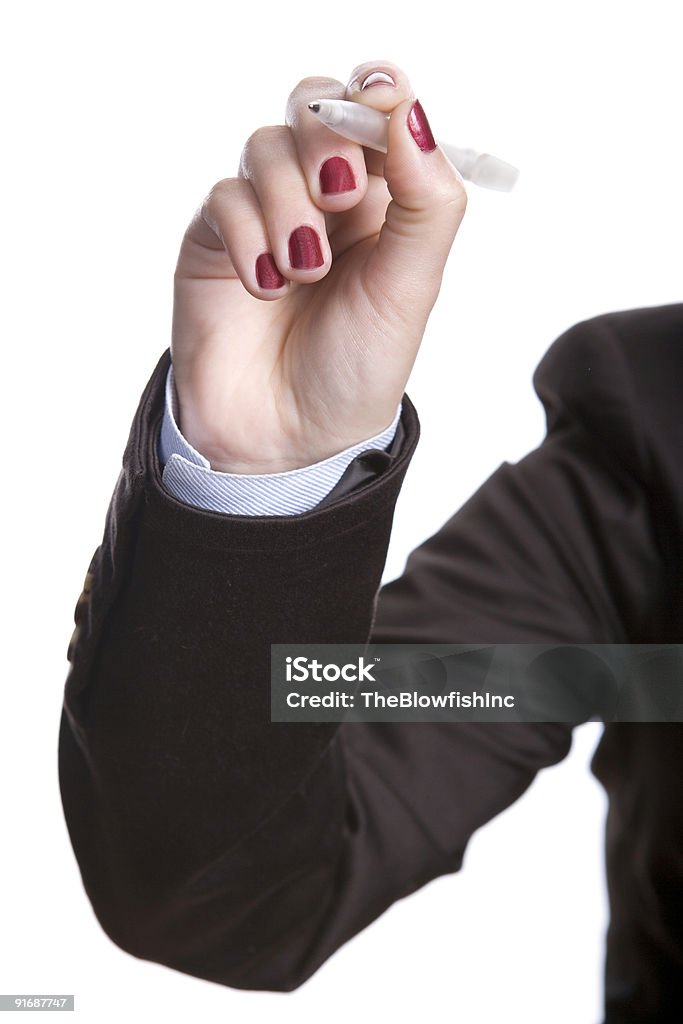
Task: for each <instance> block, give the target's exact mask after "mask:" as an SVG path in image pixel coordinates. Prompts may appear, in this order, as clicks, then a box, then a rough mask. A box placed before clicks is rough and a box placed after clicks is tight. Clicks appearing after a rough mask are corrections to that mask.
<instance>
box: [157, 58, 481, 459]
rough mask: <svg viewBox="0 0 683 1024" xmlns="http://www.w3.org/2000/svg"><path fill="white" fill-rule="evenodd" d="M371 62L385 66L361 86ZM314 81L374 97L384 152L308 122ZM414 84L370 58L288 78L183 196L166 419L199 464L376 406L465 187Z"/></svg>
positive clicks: (396, 397)
mask: <svg viewBox="0 0 683 1024" xmlns="http://www.w3.org/2000/svg"><path fill="white" fill-rule="evenodd" d="M374 71H382V72H384V73H385V76H386V75H387V74H388V75H389V76H391V78H393V80H394V82H395V83H396V84H395V85H391V84H389V83H385V82H380V83H379V84H372V85H369V86H367V87H366V88H365V89H363V90H362V91H361V88H360V87H361V84H362V83H363V81H364V80H365V79H366V78H367V76H368V75H370V74H371V73H372V72H374ZM375 77H376V76H375ZM319 97H338V98H342V99H352V100H354V101H356V102H360V103H366V104H368V105H370V106H373V107H376V108H377V109H379V110H382V111H384V112H386V113H391V117H390V121H389V144H388V153H387V155H386V156H384V154H382V153H377V152H374V151H371V150H368V149H364V148H363V147H361V146H359V145H357V144H356V143H353V142H349V141H347V140H346V139H343V138H342V137H341V136H339V135H337V134H335V133H334V132H332V131H330V129H328V128H326V127H325V126H324V125H322V124H321V123H320V122H319V121H318V120H317V118H316V117H315V116H314V115H313V114H312V113H311V111H309V110H308V107H307V104H308V103H309V102H310V101H311V100H312V99H316V98H319ZM414 100H415V97H414V95H413V92H412V90H411V87H410V83H409V82H408V80H407V78H406V76H405V74H404V73H403V72H402V71H401V70H400V69H399V68H397V67H396V66H395V65H393V64H390V63H387V62H386V61H380V62H372V63H367V64H363V65H360V66H359V67H358V68H356V69H355V71H354V73H353V75H352V80H351V82H350V83H349V86H348V87H345V86H344V85H343V84H342V83H341V82H338V81H336V80H334V79H331V78H306V79H304V80H303V81H302V82H300V83H299V85H297V87H296V88H295V89H294V91H293V92H292V93H291V94H290V96H289V100H288V102H287V112H286V124H285V125H274V126H271V127H265V128H260V129H258V130H257V131H255V132H254V134H253V135H252V136H251V137H250V138H249V139H248V141H247V143H246V145H245V147H244V150H243V152H242V157H241V161H240V168H239V173H238V176H237V177H236V178H225V179H223V180H222V181H219V182H218V183H217V184H216V185H215V186H214V187H213V188H212V189H211V191H210V193H209V194H208V196H207V197H206V199H205V200H204V202H203V203H202V204H201V206H200V207H199V209H198V210H197V212H196V213H195V215H194V217H193V219H192V222H191V223H190V225H189V227H188V229H187V231H186V232H185V236H184V238H183V241H182V245H181V248H180V255H179V257H178V263H177V266H176V271H175V277H174V309H173V333H172V343H171V355H172V359H173V367H174V374H175V379H176V387H177V391H178V398H179V404H180V410H179V411H180V424H179V425H180V428H181V430H182V431H183V433H184V435H185V437H186V438H187V440H188V441H189V442H190V443H191V444H192V445H193V446H194V447H195V448H196V449H197V450H198V451H199V452H201V453H202V454H203V455H204V456H205V457H206V458H207V459H208V460H209V462H210V464H211V467H212V469H216V470H221V471H223V472H232V473H275V472H282V471H284V470H288V469H293V468H296V467H298V466H306V465H310V464H312V463H314V462H318V461H320V460H321V459H325V458H327V457H328V456H330V455H333V454H334V453H336V452H339V451H342V450H343V449H345V448H347V447H349V446H350V445H352V444H355V443H357V442H358V441H361V440H364V439H366V438H368V437H372V436H373V435H375V434H377V433H380V432H381V431H382V430H384V429H385V428H386V427H387V426H388V425H389V424H390V423H391V421H392V419H393V417H394V414H395V412H396V408H397V406H398V403H399V401H400V400H401V396H402V395H403V392H404V390H405V385H406V382H407V380H408V376H409V374H410V371H411V369H412V366H413V363H414V361H415V357H416V355H417V351H418V348H419V345H420V342H421V340H422V336H423V333H424V329H425V326H426V323H427V319H428V317H429V314H430V312H431V309H432V307H433V305H434V302H435V301H436V298H437V295H438V293H439V288H440V286H441V279H442V274H443V269H444V266H445V263H446V259H447V257H448V253H449V250H450V247H451V245H452V242H453V239H454V237H455V234H456V232H457V230H458V227H459V225H460V222H461V220H462V218H463V215H464V213H465V207H466V204H467V195H466V192H465V189H464V185H463V181H462V178H461V177H460V175H459V173H458V172H457V170H456V169H455V168H454V167H453V165H452V164H451V163H450V161H449V160H448V158H447V157H446V155H445V154H444V153H443V151H442V150H441V148H440V147H438V146H436V147H434V143H433V138H432V136H431V132H430V129H429V126H428V124H427V123H426V121H422V122H421V121H420V113H419V111H420V108H419V106H418V108H417V112H416V111H415V108H414V107H413V103H414ZM410 125H412V126H413V132H414V134H415V135H417V139H416V138H415V137H414V134H413V132H411V130H410V127H409V126H410ZM330 159H332V161H333V162H332V163H331V164H330V163H328V162H327V161H329V160H330ZM344 161H346V163H344ZM321 169H322V170H321ZM342 189H343V191H342Z"/></svg>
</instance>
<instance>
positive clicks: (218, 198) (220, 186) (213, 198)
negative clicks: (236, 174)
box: [200, 178, 238, 213]
mask: <svg viewBox="0 0 683 1024" xmlns="http://www.w3.org/2000/svg"><path fill="white" fill-rule="evenodd" d="M237 184H238V182H237V179H236V178H221V180H220V181H217V182H216V183H215V184H214V185H212V186H211V188H210V189H209V191H208V192H207V194H206V195H205V197H204V199H203V201H202V204H201V207H200V213H205V212H207V211H208V212H211V211H213V210H216V209H217V208H220V207H221V206H224V205H225V203H226V201H228V200H229V199H230V198H231V196H232V195H234V192H235V188H236V186H237Z"/></svg>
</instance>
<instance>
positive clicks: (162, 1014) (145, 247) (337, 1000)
mask: <svg viewBox="0 0 683 1024" xmlns="http://www.w3.org/2000/svg"><path fill="white" fill-rule="evenodd" d="M4 10H5V14H4V16H3V24H2V26H1V30H0V38H1V39H2V42H1V43H0V46H1V48H2V53H1V59H0V74H1V75H2V106H3V115H2V122H3V129H2V134H3V141H4V142H5V146H4V156H3V161H2V166H1V173H2V176H3V184H2V190H1V200H0V201H1V202H2V222H1V224H2V268H1V269H2V292H3V299H2V318H3V324H2V339H3V369H4V373H3V376H2V381H3V385H4V386H3V396H2V398H3V401H2V411H3V449H4V473H3V474H2V481H3V504H2V508H3V511H4V516H3V520H4V522H3V528H2V533H1V534H0V536H1V537H2V544H3V555H2V566H3V571H2V579H3V590H4V591H5V607H4V613H3V627H4V637H3V686H2V699H3V708H2V713H1V715H0V730H1V733H0V756H1V758H2V765H1V771H0V779H1V780H2V782H1V785H2V824H3V841H2V846H1V848H0V850H1V852H0V858H1V865H0V886H1V891H0V900H1V910H0V915H1V920H0V942H1V944H2V948H0V992H23V993H30V992H38V993H50V992H55V991H56V992H61V993H75V995H76V1006H77V1011H76V1016H77V1018H78V1019H80V1020H82V1021H86V1022H88V1024H89V1022H91V1021H92V1022H100V1021H102V1022H108V1021H119V1020H121V1019H122V1016H123V1014H124V1012H128V1010H127V1008H128V1007H129V1006H132V1007H133V1008H132V1009H131V1010H130V1013H129V1017H128V1019H130V1020H131V1021H133V1022H137V1021H143V1020H148V1019H151V1020H161V1019H164V1020H166V1021H169V1022H174V1021H187V1020H190V1019H193V1020H194V1019H197V1020H201V1021H202V1022H205V1024H214V1022H219V1021H228V1020H238V1021H240V1022H244V1024H252V1022H254V1024H255V1022H260V1021H267V1020H268V1021H269V1020H271V1019H272V1018H273V1017H277V1018H278V1019H279V1020H280V1021H284V1022H289V1021H291V1022H297V1024H301V1022H304V1024H308V1022H314V1021H317V1020H325V1021H326V1022H329V1024H337V1022H339V1024H341V1022H347V1021H348V1020H349V1019H354V1018H355V1019H359V1020H362V1021H364V1020H367V1019H370V1017H371V1016H374V1015H375V1014H376V1013H379V1012H380V1011H381V1012H383V1014H385V1015H386V1016H387V1017H388V1018H389V1019H391V1020H392V1021H393V1022H395V1024H404V1022H405V1024H407V1022H408V1021H413V1020H414V1019H416V1018H419V1019H423V1020H429V1021H434V1022H441V1021H466V1022H473V1024H478V1022H482V1024H484V1022H486V1024H488V1022H491V1021H497V1020H506V1021H523V1022H524V1024H536V1022H538V1024H541V1022H542V1024H547V1022H548V1021H552V1022H553V1024H565V1022H566V1024H570V1022H571V1024H581V1022H587V1024H592V1022H597V1021H598V1020H600V1019H601V1018H600V985H601V979H600V975H601V969H602V947H603V942H602V940H603V931H604V928H605V924H606V906H605V896H604V880H603V873H602V862H601V844H602V822H603V816H604V803H603V797H602V794H601V792H600V790H599V787H598V785H597V783H596V782H595V780H593V779H592V778H591V776H590V775H589V774H588V770H587V763H588V760H589V757H590V754H591V752H592V750H593V748H594V746H595V744H596V742H597V739H598V736H599V728H598V727H597V726H595V725H589V726H585V727H584V728H583V729H581V730H579V732H578V733H577V734H576V739H575V746H574V749H573V752H572V754H571V755H570V757H569V758H568V759H567V760H566V761H565V762H564V763H563V764H562V765H560V766H558V767H557V768H554V769H551V770H549V771H547V772H545V773H543V774H542V775H541V776H540V777H539V778H538V779H537V781H536V782H535V783H534V785H533V786H532V788H531V790H530V791H529V793H528V794H527V795H526V796H525V797H524V798H523V799H522V800H521V801H519V802H518V803H517V804H516V805H515V806H514V807H513V808H511V809H509V810H508V811H507V812H506V813H504V814H503V815H501V816H500V817H499V818H498V819H497V820H496V821H494V822H493V823H492V824H491V825H489V826H488V827H486V828H485V829H483V830H482V831H481V832H480V833H479V834H478V835H477V836H476V837H475V838H474V840H473V841H472V843H471V846H470V848H469V850H468V854H467V857H466V863H465V868H464V870H463V871H462V872H461V873H460V874H458V875H455V876H452V877H449V878H447V879H441V880H438V881H436V882H434V883H432V884H431V885H429V886H428V887H427V888H426V889H424V890H423V891H422V892H420V893H418V894H416V895H414V896H412V897H410V898H409V899H407V900H405V901H403V902H402V903H400V904H398V905H397V906H395V907H394V908H392V909H391V910H390V911H389V912H388V913H386V914H385V915H384V916H383V918H382V919H381V920H380V921H378V922H377V923H376V924H374V925H373V926H371V927H370V928H369V929H368V930H367V931H366V932H364V933H363V934H362V935H361V936H359V937H358V938H357V939H355V940H354V941H353V942H352V943H350V944H349V945H348V946H347V947H346V948H344V949H343V950H341V951H339V952H338V953H337V954H336V955H335V956H334V957H333V958H332V960H331V961H329V962H328V964H327V965H325V966H324V967H323V968H321V970H320V971H319V972H318V974H317V975H316V976H315V977H314V978H313V979H311V981H309V982H308V983H307V984H306V985H305V986H304V987H303V988H302V989H301V990H300V991H298V992H296V993H295V994H291V995H278V994H266V993H243V992H236V991H232V990H230V989H227V988H223V987H221V986H218V985H214V984H211V983H208V982H203V981H199V980H197V979H194V978H191V977H187V976H183V975H181V974H178V973H175V972H173V971H170V970H168V969H166V968H164V967H160V966H158V965H154V964H150V963H146V962H143V961H138V960H136V959H134V958H133V957H131V956H129V955H128V954H126V953H124V952H122V951H121V950H119V949H118V948H117V947H116V946H115V945H113V943H112V942H111V941H110V940H109V939H108V938H107V937H106V936H105V935H104V933H103V932H102V931H101V929H100V927H99V925H98V924H97V922H96V920H95V918H94V916H93V913H92V911H91V908H90V905H89V903H88V901H87V898H86V896H85V894H84V891H83V889H82V886H81V882H80V876H79V873H78V868H77V864H76V861H75V858H74V856H73V853H72V850H71V847H70V844H69V840H68V836H67V832H66V827H65V824H64V821H63V818H62V814H61V805H60V800H59V790H58V783H57V729H58V723H59V712H60V703H61V695H62V687H63V683H64V678H65V675H66V669H67V663H66V658H65V655H66V648H67V643H68V640H69V636H70V634H71V630H72V627H73V607H74V605H75V602H76V599H77V597H78V595H79V593H80V590H81V584H82V580H83V575H84V573H85V570H86V568H87V565H88V562H89V559H90V556H91V554H92V552H93V550H94V549H95V547H96V546H97V544H98V543H99V540H100V537H101V533H102V528H103V523H104V514H105V511H106V507H107V504H108V501H109V497H110V494H111V491H112V488H113V486H114V482H115V480H116V476H117V474H118V469H119V466H120V460H121V455H122V452H123V448H124V444H125V441H126V439H127V436H128V430H129V427H130V422H131V419H132V416H133V413H134V410H135V408H136V405H137V401H138V398H139V395H140V393H141V391H142V389H143V387H144V385H145V383H146V381H147V379H148V377H149V375H150V373H151V372H152V369H153V368H154V365H155V364H156V362H157V359H158V358H159V356H160V354H161V353H162V351H163V350H164V349H165V348H166V347H167V345H168V344H169V341H170V322H171V297H172V275H173V269H174V266H175V260H176V256H177V251H178V246H179V243H180V239H181V237H182V233H183V231H184V229H185V226H186V224H187V222H188V221H189V219H190V217H191V215H192V212H193V210H194V209H195V207H196V206H197V205H198V203H199V202H200V201H201V199H202V198H203V196H204V195H205V194H206V192H208V190H209V188H210V187H211V185H212V184H213V183H214V182H215V181H216V180H218V179H220V178H223V177H229V176H233V175H234V174H235V173H236V168H237V162H238V159H239V154H240V150H241V147H242V145H243V142H244V141H245V139H246V138H247V136H248V135H249V134H250V133H251V132H252V131H253V130H254V129H255V128H256V127H258V126H259V125H261V124H269V123H278V122H280V123H281V122H282V120H283V114H284V106H285V101H286V97H287V94H288V92H289V91H290V90H291V89H292V88H293V87H294V85H295V84H296V83H297V82H298V81H299V79H300V78H302V77H305V76H308V75H313V74H322V75H330V76H333V77H336V78H338V79H340V80H342V81H346V79H347V77H348V75H349V72H350V71H351V69H352V68H353V67H354V66H355V65H356V64H358V63H360V62H362V61H366V60H373V59H387V60H392V61H394V62H396V63H398V64H400V65H401V66H403V67H404V68H405V69H406V71H407V72H408V74H409V75H410V76H411V79H412V81H413V84H414V87H415V90H416V92H417V95H418V97H419V98H420V100H421V101H422V104H423V106H424V107H425V110H426V112H427V114H428V116H429V118H430V121H431V124H432V127H433V129H434V132H435V134H436V136H437V137H438V138H442V139H445V140H448V141H451V142H453V143H455V144H459V145H464V146H474V147H475V148H478V149H482V150H489V151H491V152H493V153H495V154H497V155H499V156H501V157H503V158H505V159H507V160H509V161H510V162H512V163H514V164H516V165H517V166H519V167H520V168H521V172H522V173H521V177H520V180H519V183H518V186H517V188H516V189H515V191H514V192H513V193H512V194H511V195H502V194H497V193H493V192H485V191H483V190H478V189H476V188H474V187H469V194H470V203H469V206H468V211H467V215H466V218H465V222H464V223H463V225H462V228H461V231H460V233H459V235H458V238H457V239H456V243H455V246H454V249H453V252H452V255H451V259H450V261H449V265H448V268H447V271H446V275H445V279H444V287H443V290H442V294H441V296H440V298H439V302H438V304H437V307H436V309H435V311H434V313H433V315H432V317H431V319H430V322H429V325H428V330H427V335H426V338H425V343H424V346H423V350H422V352H421V354H420V357H419V360H418V364H417V366H416V369H415V372H414V376H413V379H412V381H411V384H410V386H409V394H410V395H411V397H412V399H413V401H414V402H415V404H416V406H417V408H418V411H419V413H420V416H421V421H422V431H423V432H422V440H421V443H420V446H419V449H418V452H417V454H416V456H415V458H414V461H413V463H412V466H411V469H410V471H409V474H408V477H407V480H406V483H405V486H404V489H403V492H402V495H401V498H400V501H399V505H398V509H397V514H396V521H395V532H394V535H393V540H392V546H391V550H390V556H389V562H388V565H387V573H386V578H391V577H393V576H395V575H397V574H398V573H399V572H400V571H401V568H402V565H403V562H404V560H405V557H406V555H407V553H408V552H409V551H410V549H411V548H412V547H413V546H414V545H415V544H416V543H417V542H419V541H420V540H422V539H424V538H425V537H426V536H428V535H429V534H430V533H431V532H433V530H435V529H436V528H437V527H438V526H440V525H441V523H442V522H443V521H444V520H445V519H446V518H447V517H448V516H449V515H450V514H451V513H452V512H453V511H454V510H455V508H456V507H457V506H459V505H460V504H461V503H462V502H463V501H464V500H465V499H466V498H467V497H468V496H469V495H470V494H471V493H472V491H473V490H474V489H475V488H476V487H477V486H478V485H479V484H480V483H481V482H482V481H483V480H484V479H485V478H486V477H487V476H488V475H489V474H490V473H491V472H492V471H493V470H494V469H495V468H496V466H497V465H498V464H499V463H500V462H501V461H503V460H505V459H507V460H509V461H514V460H516V459H517V458H519V457H520V456H522V455H523V454H524V453H525V452H527V451H528V450H529V449H530V448H533V447H534V446H535V445H536V444H537V443H538V442H539V441H540V439H541V437H542V435H543V414H542V409H541V406H540V403H539V402H538V400H537V399H536V398H535V396H534V394H533V391H532V388H531V383H530V378H531V373H532V371H533V368H534V367H535V365H536V363H537V362H538V360H539V359H540V357H541V356H542V354H543V352H544V351H545V349H546V348H547V347H548V345H549V344H550V343H551V342H552V341H553V340H554V338H555V337H557V336H558V335H559V334H560V333H561V332H562V331H564V330H565V329H566V328H568V327H569V326H571V324H573V323H575V322H577V321H578V320H581V319H584V318H586V317H589V316H593V315H596V314H599V313H602V312H607V311H610V310H616V309H627V308H632V307H637V306H651V305H660V304H663V303H668V302H675V301H680V298H681V291H680V280H681V278H680V274H681V227H682V223H681V221H682V218H681V213H682V210H681V205H682V202H681V180H682V178H683V175H682V173H681V171H682V168H681V155H682V154H681V111H680V102H681V95H682V91H681V80H680V66H681V65H680V39H681V34H680V25H679V24H677V14H678V4H676V3H669V4H667V3H661V2H659V3H657V2H654V3H652V2H651V3H649V4H648V5H647V8H646V7H645V5H643V4H641V3H638V4H633V3H628V2H623V0H622V2H619V3H612V2H602V3H601V2H599V0H597V2H596V0H591V2H586V0H574V2H572V3H571V4H570V3H547V2H545V3H541V2H530V0H519V2H517V3H514V4H511V3H509V2H501V0H487V2H485V3H481V4H474V3H469V4H458V5H452V4H443V3H441V2H439V3H436V2H434V0H420V2H417V0H415V2H414V3H412V4H410V5H407V4H406V5H394V6H392V5H390V4H377V5H372V4H369V3H366V4H348V5H344V4H336V5H335V4H330V3H327V4H324V3H321V2H311V0H308V2H307V3H300V2H297V0H295V2H291V3H286V2H284V0H281V2H279V3H275V2H273V0H261V2H259V3H252V4H246V3H244V4H237V5H236V9H235V8H234V7H233V6H231V5H230V4H228V3H227V2H225V3H222V4H219V3H209V2H203V0H192V2H190V0H187V2H186V3H184V4H179V3H171V2H169V3H164V4H161V3H159V4H153V3H144V2H143V3H140V2H137V3H130V2H119V3H117V4H111V5H104V4H97V3H88V4H86V3H74V2H68V0H61V2H59V3H45V2H43V3H25V4H22V5H19V4H16V5H14V7H13V8H12V9H10V7H9V5H7V6H6V7H5V8H4ZM437 465H438V466H440V467H442V468H441V471H440V472H439V473H438V475H437V473H436V467H437ZM444 465H445V466H446V470H445V471H444V470H443V466H444ZM9 1016H10V1015H8V1019H9Z"/></svg>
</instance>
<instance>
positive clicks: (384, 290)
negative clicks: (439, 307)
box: [202, 61, 467, 308]
mask: <svg viewBox="0 0 683 1024" xmlns="http://www.w3.org/2000/svg"><path fill="white" fill-rule="evenodd" d="M317 98H346V99H352V100H353V101H355V102H357V103H363V104H366V105H369V106H372V107H375V108H376V109H378V110H382V111H384V112H385V113H388V114H389V115H390V116H389V121H388V132H389V143H388V152H387V154H386V156H385V155H384V154H381V153H375V152H372V151H370V150H368V149H363V147H361V146H359V145H358V144H356V143H354V142H350V141H348V140H346V139H344V138H342V136H340V135H338V134H337V133H335V132H333V131H331V130H330V129H329V128H327V127H325V126H324V125H323V124H322V123H321V122H320V121H319V120H318V119H317V118H316V117H315V116H314V115H313V114H312V113H311V111H310V110H309V109H308V103H309V102H310V101H311V100H313V99H317ZM286 121H287V123H286V125H274V126H270V127H266V128H260V129H258V130H257V131H256V132H254V133H253V135H252V136H251V137H250V138H249V139H248V141H247V143H246V145H245V147H244V150H243V152H242V157H241V160H240V168H239V174H238V177H237V178H234V179H225V180H224V181H222V182H219V183H218V185H216V186H215V187H214V189H212V191H211V193H210V195H209V197H207V200H206V201H205V203H204V206H203V207H202V217H203V220H204V221H205V222H206V224H208V225H209V226H210V228H211V230H212V231H213V232H214V233H215V235H217V236H218V238H219V239H220V240H221V242H222V244H223V247H224V253H223V257H224V256H225V253H227V255H228V256H229V260H230V263H231V264H232V266H231V267H230V269H229V273H232V272H233V271H234V273H236V274H237V275H238V276H239V277H240V279H241V281H242V283H243V284H244V286H245V288H246V289H247V291H249V292H250V293H251V294H252V295H254V296H255V297H257V298H260V299H277V298H281V297H282V296H284V295H286V294H287V291H288V288H289V282H297V283H300V284H310V283H313V282H315V281H318V280H320V279H321V278H322V277H324V276H325V275H326V274H327V273H328V271H329V269H330V267H331V265H332V259H333V253H332V247H331V244H330V237H329V236H328V228H329V229H330V232H329V233H330V234H333V231H332V228H331V225H334V240H335V251H343V250H344V248H346V247H348V246H349V245H352V244H353V243H354V241H356V240H360V239H362V238H367V237H369V236H371V235H377V234H379V239H378V242H377V245H376V246H375V247H374V248H373V250H372V252H371V255H370V257H369V259H368V261H367V264H366V266H365V284H366V287H367V289H368V291H369V292H371V293H373V294H374V295H375V296H379V297H381V296H383V297H384V298H386V299H389V300H390V301H392V302H394V301H396V300H400V301H401V304H402V305H404V304H405V299H406V296H410V295H415V297H416V301H422V302H423V303H424V304H425V305H428V304H430V303H431V302H433V297H435V292H438V287H439V284H440V280H441V274H442V271H443V266H444V264H445V261H446V258H447V255H448V251H449V249H450V246H451V244H452V241H453V238H454V236H455V233H456V231H457V228H458V226H459V223H460V221H461V219H462V216H463V214H464V211H465V206H466V201H467V197H466V193H465V190H464V186H463V182H462V178H461V177H460V175H459V174H458V172H457V171H456V170H455V168H454V167H453V165H452V164H451V162H450V161H449V160H448V158H447V157H446V156H445V154H444V153H443V151H442V150H441V149H440V148H439V147H438V146H437V145H436V143H435V141H434V137H433V134H432V132H431V128H430V126H429V124H428V122H427V119H426V116H425V114H424V111H423V110H422V107H421V105H420V104H419V102H418V101H417V100H416V99H415V96H414V93H413V90H412V87H411V84H410V82H409V80H408V78H407V76H406V74H405V73H404V72H403V71H402V70H401V69H400V68H398V67H397V66H396V65H395V64H392V63H391V62H388V61H373V62H366V63H365V64H361V65H359V66H358V67H357V68H355V69H354V71H353V73H352V75H351V80H350V81H349V84H348V85H347V86H344V85H343V84H342V83H341V82H338V81H337V80H335V79H332V78H306V79H303V80H302V81H301V82H299V84H298V85H297V86H296V87H295V88H294V89H293V90H292V92H291V93H290V96H289V98H288V101H287V107H286ZM368 171H369V172H370V173H371V174H372V175H373V187H372V189H369V181H368ZM379 175H381V176H382V177H381V178H380V177H378V176H379ZM387 189H388V192H387ZM389 194H390V197H391V202H388V200H389ZM364 200H366V201H365V202H364ZM387 202H388V206H387ZM385 213H386V220H385ZM342 214H345V216H338V215H342ZM380 229H381V230H380ZM208 247H209V249H210V248H211V246H210V244H209V245H208ZM429 308H431V305H429Z"/></svg>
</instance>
